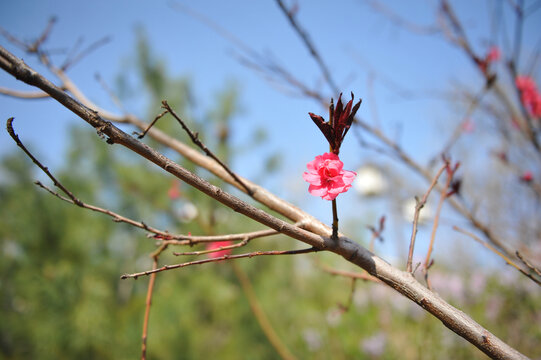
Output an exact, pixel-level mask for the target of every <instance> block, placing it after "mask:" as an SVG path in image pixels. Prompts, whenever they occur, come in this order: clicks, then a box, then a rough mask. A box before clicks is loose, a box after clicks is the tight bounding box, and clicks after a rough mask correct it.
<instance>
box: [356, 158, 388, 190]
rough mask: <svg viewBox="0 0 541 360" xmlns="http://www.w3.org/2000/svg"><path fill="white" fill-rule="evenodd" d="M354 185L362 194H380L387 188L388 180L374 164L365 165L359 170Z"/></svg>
mask: <svg viewBox="0 0 541 360" xmlns="http://www.w3.org/2000/svg"><path fill="white" fill-rule="evenodd" d="M353 187H354V188H355V190H356V191H357V192H358V193H359V194H360V195H361V196H379V195H382V194H383V193H384V192H385V190H387V180H386V179H385V177H384V176H383V173H382V171H381V170H380V169H379V168H377V167H376V166H374V165H364V166H362V167H360V168H359V169H358V170H357V177H356V178H355V181H354V182H353Z"/></svg>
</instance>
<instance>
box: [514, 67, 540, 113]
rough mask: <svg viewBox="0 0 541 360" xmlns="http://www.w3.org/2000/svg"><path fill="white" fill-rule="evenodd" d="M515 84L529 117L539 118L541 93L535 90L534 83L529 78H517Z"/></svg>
mask: <svg viewBox="0 0 541 360" xmlns="http://www.w3.org/2000/svg"><path fill="white" fill-rule="evenodd" d="M515 84H516V86H517V89H518V91H519V92H520V101H521V102H522V105H523V106H524V108H526V110H527V111H528V113H529V114H530V115H532V116H534V117H541V93H539V91H538V90H537V85H536V84H535V81H533V79H532V78H531V77H529V76H517V78H516V79H515Z"/></svg>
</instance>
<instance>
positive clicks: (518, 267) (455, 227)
mask: <svg viewBox="0 0 541 360" xmlns="http://www.w3.org/2000/svg"><path fill="white" fill-rule="evenodd" d="M453 229H454V230H456V231H458V232H461V233H463V234H464V235H467V236H469V237H471V238H472V239H473V240H475V241H477V242H478V243H480V244H481V245H483V246H484V247H486V248H487V249H489V250H490V251H492V252H493V253H494V254H496V255H498V256H499V257H501V258H502V259H504V260H505V262H506V263H507V264H509V265H511V266H512V267H514V268H515V269H517V270H518V271H520V272H521V273H522V274H524V275H525V276H526V277H528V278H529V279H531V280H532V281H533V282H535V283H536V284H537V285H539V286H541V280H538V279H536V278H534V277H533V276H532V275H531V274H529V273H527V272H526V271H524V270H523V269H522V268H521V267H520V266H518V265H517V264H515V263H514V262H513V260H511V259H509V258H508V257H507V256H505V255H504V254H502V253H501V252H500V251H498V249H496V248H494V246H492V245H490V244H489V243H487V242H486V241H483V240H481V239H479V237H477V236H476V235H475V234H473V233H471V232H469V231H466V230H464V229H461V228H459V227H458V226H453ZM517 253H518V251H517ZM518 255H519V254H517V256H518ZM540 276H541V275H540Z"/></svg>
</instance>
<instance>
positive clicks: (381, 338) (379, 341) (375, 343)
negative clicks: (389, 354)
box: [360, 332, 387, 357]
mask: <svg viewBox="0 0 541 360" xmlns="http://www.w3.org/2000/svg"><path fill="white" fill-rule="evenodd" d="M386 344H387V336H386V335H385V333H383V332H379V333H376V334H375V335H372V336H371V337H369V338H366V339H364V340H362V341H361V345H360V348H361V351H363V352H364V353H365V354H367V355H370V356H374V357H377V356H381V355H382V354H383V352H384V351H385V345H386Z"/></svg>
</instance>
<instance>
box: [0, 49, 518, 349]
mask: <svg viewBox="0 0 541 360" xmlns="http://www.w3.org/2000/svg"><path fill="white" fill-rule="evenodd" d="M0 67H1V68H2V69H4V70H5V71H6V72H8V73H9V74H11V75H12V76H14V77H15V78H16V79H19V80H21V81H23V82H25V83H27V84H29V85H32V86H36V87H38V88H40V89H41V90H43V91H45V92H47V93H48V94H49V95H50V96H51V97H53V98H54V99H55V100H57V101H58V102H59V103H60V104H62V105H63V106H65V107H66V108H68V109H69V110H71V111H72V112H74V113H75V114H76V115H77V116H79V117H80V118H81V119H83V120H84V121H86V122H87V123H88V124H90V125H91V126H92V127H94V128H95V129H96V130H97V132H98V134H99V135H100V136H107V137H108V139H107V142H108V143H109V144H120V145H123V146H125V147H127V148H129V149H131V150H132V151H134V152H136V153H137V154H139V155H141V156H143V157H145V158H146V159H148V160H149V161H151V162H153V163H154V164H156V165H158V166H160V167H161V168H162V169H164V170H166V171H167V172H169V173H171V174H173V175H175V176H176V177H178V178H179V179H181V180H183V181H185V182H186V183H188V184H190V185H192V186H194V187H195V188H197V189H198V190H200V191H201V192H203V193H205V194H207V195H208V196H210V197H212V198H213V199H215V200H217V201H219V202H221V203H222V204H224V205H226V206H228V207H230V208H231V209H233V210H234V211H236V212H239V213H241V214H244V215H246V216H247V217H250V218H251V219H254V220H256V221H258V222H260V223H261V224H264V225H266V226H268V227H270V228H273V229H275V230H277V231H280V232H281V233H283V234H285V235H288V236H290V237H292V238H294V239H297V240H300V241H303V242H305V243H307V244H309V245H311V246H313V247H315V249H313V250H312V251H314V250H317V249H325V250H329V251H332V252H334V253H336V254H338V255H341V256H342V257H344V258H345V259H346V260H347V261H349V262H352V263H354V264H356V265H358V266H360V267H362V268H363V269H365V270H366V271H367V272H368V273H369V274H371V275H373V276H375V277H377V278H378V279H380V280H381V281H383V282H385V283H386V284H387V285H389V286H391V287H392V288H393V289H395V290H396V291H398V292H400V293H401V294H403V295H404V296H406V297H407V298H409V299H411V300H412V301H414V302H415V303H417V304H418V305H420V306H421V307H423V308H424V309H425V310H426V311H428V312H429V313H431V314H432V315H434V316H435V317H436V318H438V319H439V320H440V321H442V323H443V324H444V325H445V326H447V327H448V328H449V329H451V330H452V331H454V332H455V333H457V334H458V335H460V336H462V337H463V338H465V339H466V340H468V341H469V342H471V343H472V344H474V345H475V346H476V347H478V348H479V349H480V350H481V351H483V352H484V353H485V354H487V355H489V356H491V357H494V358H510V359H525V358H526V357H525V356H524V355H522V354H520V353H519V352H518V351H516V350H515V349H513V348H511V347H510V346H509V345H507V344H505V343H504V342H503V341H501V340H500V339H499V338H497V337H496V336H494V335H493V334H491V333H490V332H489V331H488V330H486V329H484V328H483V327H482V326H481V325H479V324H478V323H476V322H475V321H474V320H473V319H471V318H470V317H469V316H468V315H466V314H464V313H463V312H461V311H460V310H458V309H456V308H454V307H453V306H451V305H449V304H448V303H447V302H445V301H444V300H443V299H442V298H441V297H439V296H438V295H437V294H435V293H433V292H431V291H430V290H429V289H427V288H426V287H424V286H422V285H421V284H420V283H419V282H418V281H416V280H415V278H414V277H413V276H412V275H411V274H410V273H407V272H403V271H400V270H398V269H396V268H394V267H392V266H391V265H389V264H388V263H387V262H385V261H384V260H382V259H380V258H379V257H377V256H375V255H374V254H372V253H370V252H369V251H368V250H367V249H365V248H363V247H362V246H360V245H359V244H358V243H356V242H354V241H353V240H351V239H349V238H347V237H345V236H340V237H339V238H338V239H337V241H331V240H330V238H329V235H330V229H329V228H328V227H327V226H325V225H324V224H322V223H321V222H319V221H317V220H315V219H314V218H313V217H311V216H309V215H308V214H306V213H304V212H303V211H301V210H300V209H298V208H296V207H293V206H291V205H290V206H289V208H288V206H286V205H285V204H287V203H286V202H282V203H280V205H281V206H282V207H284V210H286V211H285V212H286V213H288V214H290V215H295V217H297V219H295V221H300V220H304V219H309V222H308V223H307V226H306V227H307V228H308V229H310V230H311V231H312V232H310V231H306V230H303V229H300V228H298V227H296V226H294V225H291V224H288V223H286V222H284V221H282V220H280V219H277V218H275V217H273V216H271V215H269V214H267V213H266V212H264V211H262V210H260V209H257V208H255V207H253V206H251V205H249V204H247V203H245V202H243V201H241V200H240V199H238V198H236V197H234V196H232V195H230V194H228V193H226V192H224V191H223V190H221V189H219V188H218V187H216V186H213V185H211V184H210V183H208V182H207V181H205V180H203V179H201V178H200V177H198V176H197V175H195V174H193V173H191V172H189V171H187V170H186V169H184V168H182V167H181V166H179V165H178V164H176V163H174V162H172V161H171V160H170V159H168V158H166V157H165V156H163V155H162V154H160V153H158V152H157V151H155V150H154V149H152V148H150V147H149V146H147V145H145V144H143V143H141V142H140V141H138V140H137V139H135V138H133V137H131V136H129V135H128V134H126V133H124V132H123V131H122V130H120V129H118V128H117V127H115V126H114V125H113V124H111V123H110V122H107V121H105V120H103V119H102V118H101V117H100V116H99V115H98V114H97V113H96V112H95V111H93V110H91V109H89V108H87V107H85V106H84V105H82V104H80V103H79V102H77V101H76V100H74V99H73V98H72V97H70V96H69V95H68V94H67V93H65V92H64V91H62V90H61V89H60V88H58V87H57V86H56V85H54V84H53V83H51V82H50V81H49V80H47V79H46V78H44V77H43V76H42V75H40V74H38V73H37V72H36V71H34V70H33V69H31V68H30V67H29V66H28V65H26V64H25V63H24V62H23V61H22V60H20V59H19V58H17V57H15V56H14V55H12V54H11V53H10V52H9V51H7V50H6V49H4V48H3V47H1V46H0ZM222 170H223V169H222ZM224 173H225V171H224ZM225 174H227V173H225ZM226 177H229V178H230V176H226ZM267 193H268V192H267ZM255 195H258V194H255ZM265 195H266V194H265ZM274 198H276V199H278V198H277V197H276V196H274ZM286 208H288V209H286ZM308 250H310V249H306V250H305V251H308ZM231 257H233V256H231ZM237 257H238V256H237ZM224 259H225V257H224ZM212 260H215V259H212ZM201 261H203V260H201ZM205 261H206V260H205ZM207 262H208V261H207ZM182 266H186V265H182V264H177V265H172V267H173V268H179V267H182ZM160 269H164V268H159V269H157V270H156V271H150V272H145V273H139V274H132V276H133V277H137V276H142V275H147V274H151V273H153V272H157V271H163V270H160ZM166 269H168V268H165V270H166Z"/></svg>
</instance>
